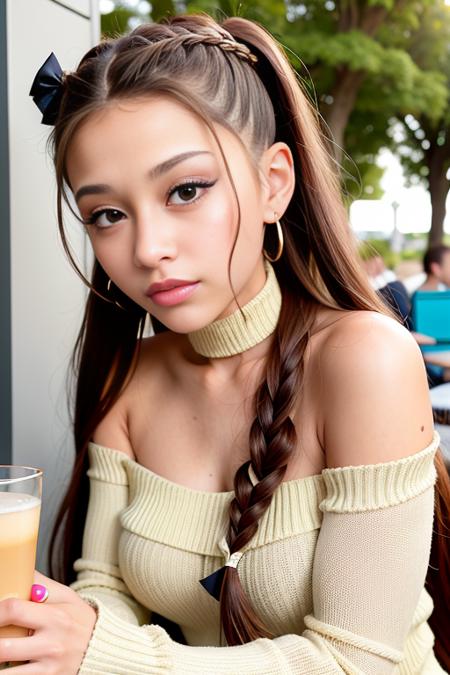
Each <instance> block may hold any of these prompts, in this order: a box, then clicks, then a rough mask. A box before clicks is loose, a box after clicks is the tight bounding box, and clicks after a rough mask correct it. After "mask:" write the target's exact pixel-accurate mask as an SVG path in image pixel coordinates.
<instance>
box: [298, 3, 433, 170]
mask: <svg viewBox="0 0 450 675" xmlns="http://www.w3.org/2000/svg"><path fill="white" fill-rule="evenodd" d="M435 1H436V0H425V1H424V2H420V3H419V2H406V0H359V1H357V0H342V1H341V2H339V3H337V2H336V4H335V2H334V0H326V1H325V2H303V3H302V4H298V3H292V2H289V3H288V18H289V19H290V20H289V25H288V27H287V31H286V38H285V39H286V41H287V44H288V46H289V47H290V48H291V49H292V50H293V51H294V52H295V53H297V54H299V55H300V57H301V59H302V61H304V62H305V63H306V64H307V65H308V66H312V70H311V74H312V78H313V80H314V84H315V87H316V89H318V91H319V93H320V108H321V113H322V115H323V117H324V119H325V120H326V122H327V125H328V127H329V130H330V133H331V136H332V139H333V142H334V149H335V156H336V159H337V160H338V161H339V162H341V160H342V153H343V149H344V148H345V149H347V148H346V140H347V139H346V130H347V128H348V126H349V124H350V123H351V115H352V113H353V112H354V110H355V109H356V107H357V105H359V104H360V97H361V96H362V99H363V100H362V101H361V103H362V105H361V106H360V109H361V111H363V112H366V113H372V114H373V115H374V116H375V115H376V114H378V113H381V116H382V118H384V119H385V120H386V121H387V119H388V118H389V117H390V116H392V115H393V114H395V113H396V112H397V113H398V112H399V111H400V110H401V111H405V114H406V111H408V112H412V113H414V114H422V112H425V111H426V110H428V111H430V110H432V111H434V114H435V115H436V117H437V116H438V115H439V114H441V113H442V110H443V108H444V105H445V98H446V92H445V90H444V85H443V82H442V78H441V77H440V75H439V73H436V72H434V71H433V70H425V69H424V70H422V69H421V68H420V67H419V66H418V65H417V64H416V63H415V62H414V61H413V59H412V58H411V56H410V55H409V54H408V53H407V51H406V50H405V48H404V45H403V44H401V42H400V41H399V40H398V37H397V36H398V34H399V33H400V32H403V33H404V32H405V31H408V32H409V33H412V32H414V31H416V30H417V29H418V27H419V25H420V13H421V11H422V9H423V7H424V6H426V5H427V4H429V3H430V2H435Z"/></svg>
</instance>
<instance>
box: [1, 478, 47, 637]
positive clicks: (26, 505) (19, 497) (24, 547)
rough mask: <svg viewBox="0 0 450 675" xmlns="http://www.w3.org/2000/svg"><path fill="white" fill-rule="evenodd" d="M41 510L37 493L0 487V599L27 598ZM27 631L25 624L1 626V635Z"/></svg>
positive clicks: (25, 632)
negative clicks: (35, 494) (10, 490)
mask: <svg viewBox="0 0 450 675" xmlns="http://www.w3.org/2000/svg"><path fill="white" fill-rule="evenodd" d="M40 511H41V500H40V499H39V498H38V497H36V496H34V495H30V494H25V493H20V492H1V491H0V600H4V599H5V598H21V599H22V600H29V599H30V592H31V586H32V585H33V582H34V569H35V562H36V546H37V538H38V532H39V516H40ZM27 635H28V628H24V627H19V626H0V638H1V637H22V636H27Z"/></svg>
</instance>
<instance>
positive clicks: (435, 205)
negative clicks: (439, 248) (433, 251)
mask: <svg viewBox="0 0 450 675" xmlns="http://www.w3.org/2000/svg"><path fill="white" fill-rule="evenodd" d="M449 187H450V184H449V182H448V180H447V178H446V171H445V169H443V171H442V173H441V174H440V175H435V176H433V179H432V178H431V174H430V197H431V230H430V235H429V239H428V243H429V246H434V245H435V244H442V239H443V237H444V219H445V202H446V200H447V195H448V190H449Z"/></svg>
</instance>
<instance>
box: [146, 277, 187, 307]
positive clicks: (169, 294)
mask: <svg viewBox="0 0 450 675" xmlns="http://www.w3.org/2000/svg"><path fill="white" fill-rule="evenodd" d="M199 283H200V282H199V281H182V280H180V279H167V280H166V281H163V282H161V283H156V284H152V285H151V286H150V287H149V288H148V289H147V291H146V295H148V297H149V298H151V299H152V300H153V302H155V303H156V304H157V305H161V306H163V307H171V306H173V305H178V304H179V303H180V302H183V300H186V298H188V297H189V296H190V295H192V293H193V292H194V291H195V289H196V288H197V286H198V285H199Z"/></svg>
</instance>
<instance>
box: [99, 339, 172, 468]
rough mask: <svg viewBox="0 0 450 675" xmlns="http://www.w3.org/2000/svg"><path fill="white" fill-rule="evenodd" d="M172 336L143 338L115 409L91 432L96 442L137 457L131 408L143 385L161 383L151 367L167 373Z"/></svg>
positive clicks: (133, 457) (140, 394)
mask: <svg viewBox="0 0 450 675" xmlns="http://www.w3.org/2000/svg"><path fill="white" fill-rule="evenodd" d="M172 335H173V334H169V333H167V334H166V333H161V334H158V335H154V336H151V337H148V338H144V339H143V340H142V342H141V345H140V349H139V356H138V358H137V361H136V364H135V368H134V369H133V370H132V373H131V375H130V377H129V378H128V380H127V382H126V385H125V386H124V388H123V390H122V392H121V393H120V395H119V396H118V398H117V400H116V401H115V403H114V405H113V406H112V408H111V409H110V410H109V411H108V413H107V414H106V415H105V417H104V418H103V419H102V420H101V421H100V423H99V424H98V425H97V427H96V429H95V431H94V433H93V435H92V441H93V442H94V443H97V444H98V445H102V446H103V447H107V448H111V449H113V450H118V451H119V452H123V453H125V454H126V455H127V456H128V457H130V458H131V459H133V460H136V455H135V452H134V450H133V447H132V443H131V440H130V435H129V414H130V410H131V409H132V408H133V401H134V400H135V398H136V396H142V393H143V388H148V387H149V386H154V382H155V381H157V382H158V383H159V384H161V379H160V377H157V378H155V377H148V374H149V369H152V373H153V374H154V373H155V369H156V368H157V369H158V370H159V371H160V374H161V373H162V372H166V369H167V368H168V366H169V364H170V363H171V358H170V357H171V356H172V357H173V355H174V353H175V351H176V350H175V345H174V344H172V343H173V342H174V340H173V338H172Z"/></svg>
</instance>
